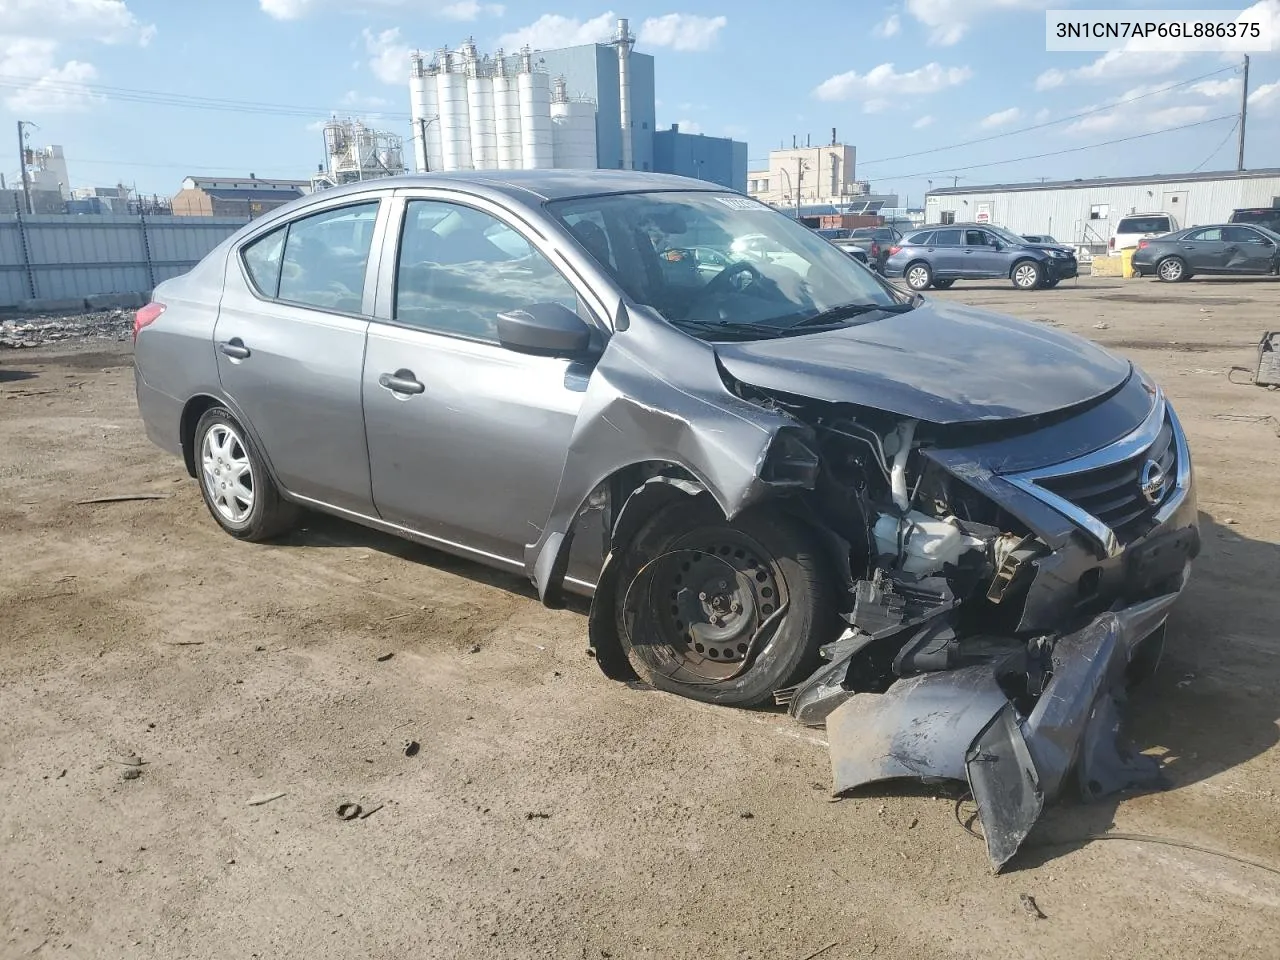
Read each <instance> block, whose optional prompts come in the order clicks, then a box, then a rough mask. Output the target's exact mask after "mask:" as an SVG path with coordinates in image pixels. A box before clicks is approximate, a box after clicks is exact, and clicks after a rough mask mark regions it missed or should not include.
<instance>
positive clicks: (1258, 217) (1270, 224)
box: [1227, 207, 1280, 233]
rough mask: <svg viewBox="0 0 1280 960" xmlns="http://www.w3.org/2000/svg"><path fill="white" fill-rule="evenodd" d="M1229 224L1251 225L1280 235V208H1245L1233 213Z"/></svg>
mask: <svg viewBox="0 0 1280 960" xmlns="http://www.w3.org/2000/svg"><path fill="white" fill-rule="evenodd" d="M1227 222H1228V223H1250V224H1253V225H1254V226H1255V227H1266V228H1267V229H1268V230H1270V231H1271V232H1272V233H1280V207H1244V208H1242V209H1240V210H1232V211H1231V219H1230V220H1228V221H1227Z"/></svg>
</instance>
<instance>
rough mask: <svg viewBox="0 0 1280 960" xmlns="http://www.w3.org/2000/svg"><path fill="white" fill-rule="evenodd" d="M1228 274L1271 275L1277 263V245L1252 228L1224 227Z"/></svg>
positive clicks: (1223, 235)
mask: <svg viewBox="0 0 1280 960" xmlns="http://www.w3.org/2000/svg"><path fill="white" fill-rule="evenodd" d="M1222 237H1223V239H1224V240H1225V241H1226V245H1227V262H1226V271H1227V272H1228V273H1270V272H1271V271H1272V269H1274V264H1275V261H1276V247H1275V244H1274V243H1273V242H1272V241H1271V240H1270V239H1269V238H1268V237H1266V236H1264V235H1263V234H1261V233H1259V232H1258V231H1257V230H1254V229H1253V228H1252V227H1243V226H1240V227H1235V226H1233V227H1223V228H1222Z"/></svg>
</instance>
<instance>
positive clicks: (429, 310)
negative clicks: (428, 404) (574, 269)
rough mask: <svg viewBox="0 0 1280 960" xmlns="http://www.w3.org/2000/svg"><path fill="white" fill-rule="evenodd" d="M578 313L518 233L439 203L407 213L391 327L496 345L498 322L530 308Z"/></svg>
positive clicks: (555, 275) (558, 279)
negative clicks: (550, 306) (560, 307)
mask: <svg viewBox="0 0 1280 960" xmlns="http://www.w3.org/2000/svg"><path fill="white" fill-rule="evenodd" d="M550 302H556V303H562V304H564V305H565V306H566V307H568V308H569V309H570V310H577V309H578V297H577V294H576V293H575V292H574V290H573V287H572V286H570V284H569V282H568V281H567V280H565V278H564V277H563V276H562V275H561V274H560V272H559V271H558V270H556V268H555V267H554V266H552V265H551V262H550V261H549V260H547V258H546V257H544V256H543V255H542V254H541V253H539V252H538V251H537V250H535V249H534V248H533V247H532V246H531V245H530V244H529V242H528V241H527V240H526V239H525V238H524V237H523V236H521V235H520V233H519V232H517V231H516V230H514V229H513V228H512V227H509V226H508V225H507V224H505V223H503V222H502V221H500V220H498V219H497V218H496V217H493V216H490V215H489V214H487V213H484V212H483V211H481V210H476V209H474V208H472V207H464V206H461V205H459V204H455V203H445V202H443V201H439V200H410V201H409V202H408V204H407V205H406V207H405V214H404V225H403V227H402V228H401V233H400V250H399V254H398V259H397V264H396V290H395V313H394V316H395V319H396V320H397V321H398V322H400V323H403V324H406V325H408V326H411V327H417V328H419V329H422V330H430V331H432V332H434V333H445V334H450V335H453V336H461V337H466V338H468V339H473V340H484V341H488V342H491V343H497V342H498V314H499V313H503V312H506V311H508V310H517V309H519V308H521V307H525V306H528V305H529V304H532V303H550Z"/></svg>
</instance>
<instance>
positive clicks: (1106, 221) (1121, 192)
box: [925, 167, 1280, 253]
mask: <svg viewBox="0 0 1280 960" xmlns="http://www.w3.org/2000/svg"><path fill="white" fill-rule="evenodd" d="M1241 207H1280V168H1274V167H1273V168H1266V169H1259V170H1243V171H1235V170H1232V171H1223V172H1219V173H1183V174H1167V175H1155V176H1149V177H1096V178H1094V179H1091V180H1059V181H1049V182H1047V183H1040V182H1036V183H1000V184H991V185H990V186H980V187H944V188H942V189H940V190H931V191H929V193H928V194H927V195H926V197H925V223H926V224H935V223H937V224H945V223H992V224H997V225H999V226H1002V227H1005V228H1006V229H1008V230H1012V231H1013V232H1014V233H1018V234H1026V233H1031V234H1048V235H1050V236H1052V237H1054V238H1055V239H1057V240H1059V241H1061V242H1063V243H1070V244H1071V245H1073V246H1076V247H1083V248H1087V249H1089V250H1091V251H1093V252H1095V253H1100V252H1102V250H1104V249H1105V248H1106V245H1107V241H1108V239H1110V237H1111V233H1112V231H1113V230H1114V228H1115V225H1116V223H1117V222H1118V221H1119V220H1120V218H1121V217H1124V216H1127V215H1129V214H1132V213H1170V214H1173V216H1174V217H1176V218H1177V220H1178V223H1179V224H1180V225H1181V226H1183V227H1190V226H1195V225H1197V224H1208V223H1226V222H1227V218H1228V217H1230V216H1231V211H1232V210H1235V209H1238V208H1241Z"/></svg>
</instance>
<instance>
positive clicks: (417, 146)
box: [409, 51, 436, 173]
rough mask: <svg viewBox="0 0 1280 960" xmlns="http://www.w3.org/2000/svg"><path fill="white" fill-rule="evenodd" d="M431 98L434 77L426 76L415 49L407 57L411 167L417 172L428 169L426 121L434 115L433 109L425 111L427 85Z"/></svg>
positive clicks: (420, 55)
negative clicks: (411, 125) (410, 124)
mask: <svg viewBox="0 0 1280 960" xmlns="http://www.w3.org/2000/svg"><path fill="white" fill-rule="evenodd" d="M428 85H430V88H431V99H432V100H434V99H435V93H436V79H435V77H428V76H427V72H426V65H425V64H424V63H423V60H422V54H421V53H419V52H417V51H415V52H414V54H413V55H412V56H411V57H410V58H409V116H410V117H411V118H412V120H413V132H412V134H411V136H412V143H413V168H414V169H415V170H417V171H418V172H419V173H421V172H422V171H424V170H426V169H428V166H429V163H428V161H429V156H430V151H429V150H428V148H427V137H426V133H425V132H426V127H427V123H428V122H429V121H431V120H433V118H434V117H435V111H434V110H432V111H431V112H429V113H428V112H427V87H428Z"/></svg>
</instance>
